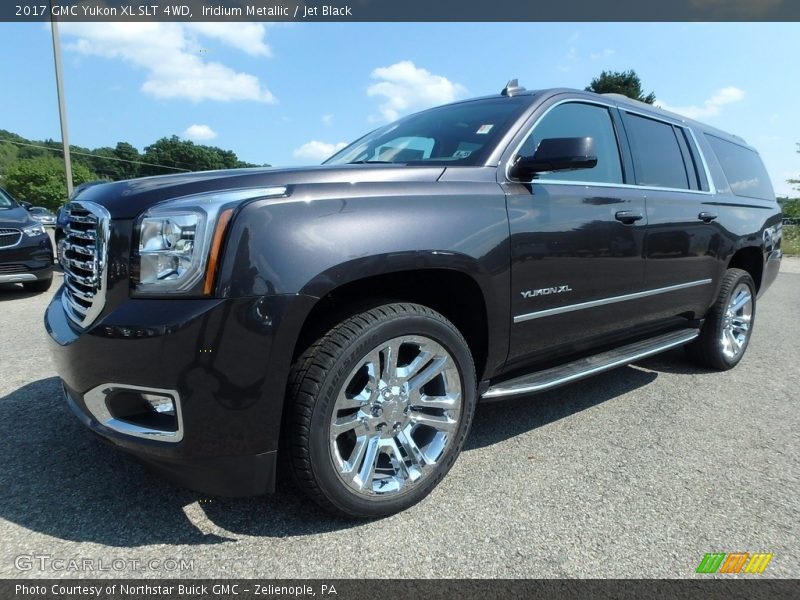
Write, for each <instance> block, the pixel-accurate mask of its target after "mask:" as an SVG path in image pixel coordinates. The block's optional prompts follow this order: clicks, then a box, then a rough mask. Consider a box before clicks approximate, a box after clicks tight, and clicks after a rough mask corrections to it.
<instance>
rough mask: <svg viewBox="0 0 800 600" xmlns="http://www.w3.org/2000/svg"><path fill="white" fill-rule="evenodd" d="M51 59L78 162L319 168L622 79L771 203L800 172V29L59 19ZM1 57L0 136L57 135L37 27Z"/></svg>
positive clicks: (45, 30)
mask: <svg viewBox="0 0 800 600" xmlns="http://www.w3.org/2000/svg"><path fill="white" fill-rule="evenodd" d="M61 46H62V56H63V63H64V86H65V97H66V103H67V115H68V123H69V136H70V142H71V143H72V144H76V145H80V146H85V147H90V148H95V147H100V146H114V145H115V144H116V143H117V142H118V141H126V142H130V143H132V144H133V145H134V146H136V147H138V148H139V149H140V150H141V149H143V148H144V147H145V146H147V145H148V144H150V143H152V142H154V141H155V140H157V139H159V138H161V137H164V136H170V135H178V136H180V137H182V138H184V139H190V140H193V141H195V142H197V143H203V144H210V145H215V146H219V147H221V148H224V149H226V150H233V151H234V152H236V154H237V155H238V156H239V158H241V159H242V160H246V161H248V162H252V163H257V164H263V163H269V164H272V165H276V166H289V165H301V164H317V163H319V162H321V161H322V160H324V159H325V158H326V157H327V156H328V155H330V154H331V153H332V152H334V151H335V150H336V149H338V148H339V147H341V146H343V145H344V144H345V143H347V142H350V141H352V140H354V139H356V138H358V137H360V136H361V135H363V134H364V133H366V132H367V131H370V130H371V129H374V128H375V127H377V126H378V125H380V124H382V123H385V122H387V121H390V120H392V119H395V118H397V117H398V116H402V115H405V114H408V113H411V112H415V111H417V110H420V109H423V108H427V107H430V106H435V105H438V104H443V103H446V102H450V101H453V100H457V99H462V98H469V97H473V96H482V95H487V94H495V93H499V91H500V90H501V89H502V88H503V86H504V85H505V83H506V81H508V80H509V79H511V78H518V79H519V82H520V84H521V85H523V86H525V87H527V88H529V89H536V88H546V87H572V88H579V89H582V88H584V87H585V86H586V85H588V84H589V82H590V81H591V79H592V78H593V77H595V76H597V75H598V74H599V73H600V72H601V71H602V70H604V69H605V70H627V69H634V70H635V71H636V72H637V73H638V74H639V76H640V78H641V80H642V83H643V85H644V87H645V92H650V91H653V92H655V94H656V97H657V98H658V102H660V103H662V104H663V105H664V106H665V108H669V109H671V110H674V111H676V112H679V113H682V114H684V115H686V116H690V117H692V118H697V119H699V120H701V121H704V122H706V123H708V124H710V125H714V126H715V127H718V128H720V129H723V130H726V131H729V132H731V133H735V134H737V135H739V136H741V137H743V138H744V139H745V140H746V141H747V142H749V143H750V144H751V145H753V146H755V147H756V148H757V149H758V150H759V151H760V152H761V154H762V157H763V158H764V161H765V163H766V165H767V169H768V171H769V173H770V176H771V178H772V183H773V186H774V187H775V190H776V193H777V194H778V195H787V194H791V193H792V189H791V186H790V185H789V184H788V183H786V180H787V179H788V178H790V177H794V178H797V177H798V176H800V154H798V153H797V149H798V146H797V143H798V142H800V118H798V107H800V77H798V71H797V57H798V56H800V23H644V24H643V23H429V24H423V23H345V24H339V23H289V24H263V23H126V24H123V23H93V24H82V23H62V24H61ZM0 57H2V59H0V81H2V82H3V84H4V85H3V93H2V94H0V129H7V130H10V131H13V132H15V133H18V134H20V135H23V136H25V137H27V138H32V139H46V138H52V139H60V127H59V119H58V104H57V99H56V88H55V75H54V68H53V50H52V43H51V37H50V30H49V25H48V24H42V23H2V24H0ZM794 195H797V194H796V193H795V194H794Z"/></svg>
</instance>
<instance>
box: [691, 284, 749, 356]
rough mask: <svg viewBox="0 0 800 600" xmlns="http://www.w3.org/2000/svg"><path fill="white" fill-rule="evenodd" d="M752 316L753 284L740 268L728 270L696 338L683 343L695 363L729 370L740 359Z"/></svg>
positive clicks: (746, 340)
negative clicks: (685, 344)
mask: <svg viewBox="0 0 800 600" xmlns="http://www.w3.org/2000/svg"><path fill="white" fill-rule="evenodd" d="M755 317H756V286H755V283H754V282H753V278H752V277H750V274H749V273H748V272H747V271H743V270H742V269H728V270H727V272H726V273H725V276H724V277H723V280H722V285H721V286H720V290H719V295H718V296H717V300H716V302H715V303H714V305H713V306H712V307H711V308H710V309H709V311H708V314H706V320H705V323H704V324H703V328H702V329H701V330H700V337H698V338H697V339H696V340H695V341H694V342H692V343H691V344H689V345H688V346H686V353H687V354H688V355H689V357H690V358H691V359H692V360H693V361H694V362H696V363H698V364H701V365H703V366H705V367H710V368H712V369H716V370H718V371H726V370H728V369H732V368H733V367H735V366H736V365H737V364H739V361H740V360H742V357H743V356H744V353H745V351H746V350H747V345H748V344H749V343H750V336H751V334H752V333H753V324H754V322H755Z"/></svg>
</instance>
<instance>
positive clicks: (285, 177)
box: [75, 164, 444, 219]
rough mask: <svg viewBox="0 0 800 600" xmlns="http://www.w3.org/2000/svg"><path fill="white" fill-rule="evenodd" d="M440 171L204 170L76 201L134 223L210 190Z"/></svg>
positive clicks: (426, 177) (99, 188)
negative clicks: (155, 210)
mask: <svg viewBox="0 0 800 600" xmlns="http://www.w3.org/2000/svg"><path fill="white" fill-rule="evenodd" d="M443 172H444V167H408V166H405V165H402V164H396V165H384V164H381V165H344V166H339V165H337V166H325V165H323V166H319V167H304V168H296V169H275V168H266V169H263V168H261V169H232V170H226V171H202V172H198V173H181V174H178V175H161V176H158V177H144V178H142V179H130V180H128V181H116V182H113V183H106V184H102V185H95V186H92V187H89V188H86V189H85V190H83V191H82V192H81V193H80V194H78V196H77V197H76V198H75V200H79V201H80V200H87V201H90V202H95V203H97V204H100V205H102V206H104V207H105V208H106V209H107V210H108V212H109V213H110V214H111V217H112V218H114V219H133V218H135V217H137V216H139V215H140V214H141V213H142V212H144V211H145V210H147V209H148V208H149V207H151V206H153V205H154V204H157V203H159V202H162V201H164V200H169V199H171V198H180V197H182V196H189V195H192V194H201V193H204V192H211V191H214V190H227V189H238V188H248V187H268V186H279V185H299V184H331V183H342V184H347V185H350V184H353V183H370V182H391V181H397V182H409V181H436V180H437V179H438V178H439V177H440V176H441V175H442V173H443Z"/></svg>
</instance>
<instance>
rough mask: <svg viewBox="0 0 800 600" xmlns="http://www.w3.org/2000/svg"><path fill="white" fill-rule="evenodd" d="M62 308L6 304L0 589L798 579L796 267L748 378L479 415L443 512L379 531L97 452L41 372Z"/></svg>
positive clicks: (656, 371) (437, 499)
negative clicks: (37, 584) (254, 582)
mask: <svg viewBox="0 0 800 600" xmlns="http://www.w3.org/2000/svg"><path fill="white" fill-rule="evenodd" d="M57 283H60V276H59V278H58V279H57ZM55 289H56V286H54V287H53V289H52V290H51V291H50V292H48V293H44V294H28V293H25V292H23V291H22V288H21V287H20V286H9V285H0V540H2V541H1V542H0V577H36V578H38V577H87V576H90V577H120V576H124V577H163V576H181V577H202V578H215V577H269V578H275V577H291V578H294V577H315V578H338V577H355V578H362V577H370V578H373V577H374V578H385V577H403V578H410V577H526V578H528V577H598V578H605V577H635V578H645V577H670V578H673V577H675V578H678V577H707V576H702V575H696V574H695V569H696V568H697V566H698V564H699V563H700V561H701V559H702V558H703V555H704V554H705V553H706V552H751V553H753V552H768V553H772V554H773V558H772V561H771V562H770V563H769V565H768V567H767V569H766V570H765V572H764V574H763V575H761V577H795V578H796V577H800V500H799V499H800V410H798V408H799V406H800V405H799V403H798V396H799V395H800V393H799V391H798V383H800V377H799V376H798V375H799V372H800V259H785V260H784V264H783V267H782V273H781V275H780V276H779V278H778V280H777V281H776V283H775V284H774V285H773V287H772V288H771V289H770V290H769V291H768V292H767V294H766V295H765V296H764V298H763V299H762V300H761V301H760V302H759V304H758V313H757V320H756V327H755V331H754V334H753V338H752V341H751V344H750V348H749V350H748V353H747V356H746V357H745V358H744V360H743V362H742V363H741V364H740V365H739V366H738V367H737V368H736V369H734V370H732V371H729V372H726V373H714V372H709V371H705V370H702V369H699V368H696V367H694V366H693V365H691V364H690V363H689V362H687V361H686V360H685V359H684V357H683V353H682V351H681V350H677V351H672V352H670V353H667V354H664V355H661V356H657V357H653V358H650V359H647V360H645V361H642V362H640V363H637V364H636V365H633V366H629V367H623V368H620V369H617V370H615V371H612V372H609V373H605V374H602V375H599V376H596V377H594V378H591V379H587V380H584V381H582V382H578V383H575V384H573V385H570V386H567V387H563V388H560V389H558V390H555V391H552V392H549V393H545V394H541V395H539V396H532V397H529V398H524V399H519V400H515V401H510V402H506V403H503V404H498V405H487V406H482V407H479V408H478V411H477V415H476V418H475V422H474V425H473V428H472V432H471V434H470V437H469V439H468V441H467V447H466V450H465V451H464V453H463V454H462V455H461V457H460V458H459V460H458V461H457V462H456V464H455V466H454V467H453V469H452V471H451V472H450V474H449V475H448V476H447V477H446V478H445V479H444V481H443V482H442V483H441V485H439V487H438V488H437V489H436V490H435V491H434V492H433V494H432V495H431V496H430V497H429V498H427V499H426V500H425V501H423V502H422V503H420V504H419V505H417V506H416V507H414V508H412V509H411V510H408V511H406V512H404V513H401V514H399V515H396V516H393V517H391V518H388V519H384V520H380V521H373V522H361V521H343V520H337V519H334V518H332V517H329V516H328V515H327V514H324V513H322V512H320V511H319V510H318V509H317V508H316V506H315V505H313V504H311V503H309V502H307V501H306V500H304V499H303V498H302V497H301V496H300V495H298V493H296V492H295V491H293V490H292V489H282V490H280V491H279V492H278V493H277V494H275V495H274V496H271V497H262V498H253V499H244V500H225V499H210V498H204V497H202V496H199V495H198V494H196V493H193V492H191V491H187V490H184V489H181V488H179V487H176V486H174V485H172V484H170V483H167V482H165V481H164V480H162V479H161V478H159V477H158V476H156V475H153V474H151V473H150V472H149V471H147V470H146V468H145V467H143V466H142V465H141V464H140V463H138V462H137V461H136V460H134V459H132V458H130V457H128V456H126V455H124V454H122V453H120V452H118V451H116V450H114V449H113V448H110V447H108V446H106V445H104V444H102V443H100V442H99V441H97V440H95V439H94V438H93V437H91V436H90V434H89V433H88V432H87V431H85V430H84V428H83V426H81V425H80V424H79V423H78V421H77V420H76V419H75V418H74V417H73V415H72V414H71V413H70V412H69V410H68V408H67V407H66V406H65V404H64V402H63V401H62V399H61V396H60V392H59V384H58V379H57V377H56V373H55V371H54V367H53V364H52V362H51V360H50V356H49V354H48V348H47V345H46V333H45V331H44V328H43V326H42V315H43V312H44V309H45V306H46V305H47V303H48V302H49V300H50V298H51V297H52V293H53V292H54V291H55ZM70 561H75V562H70ZM739 577H746V576H745V575H739Z"/></svg>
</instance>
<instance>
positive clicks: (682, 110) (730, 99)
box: [656, 86, 745, 119]
mask: <svg viewBox="0 0 800 600" xmlns="http://www.w3.org/2000/svg"><path fill="white" fill-rule="evenodd" d="M744 96H745V93H744V91H743V90H740V89H739V88H737V87H733V86H731V87H726V88H722V89H721V90H717V91H716V92H715V93H714V95H713V96H711V98H709V99H708V100H706V101H705V102H703V104H702V106H696V105H692V106H672V105H671V104H667V103H665V102H660V101H659V102H656V105H657V106H660V107H661V108H663V109H665V110H669V111H672V112H674V113H678V114H679V115H683V116H684V117H689V118H690V119H706V118H708V117H715V116H717V115H718V114H719V113H720V111H721V110H722V107H723V106H725V105H726V104H733V103H734V102H739V101H741V100H742V99H743V98H744Z"/></svg>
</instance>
